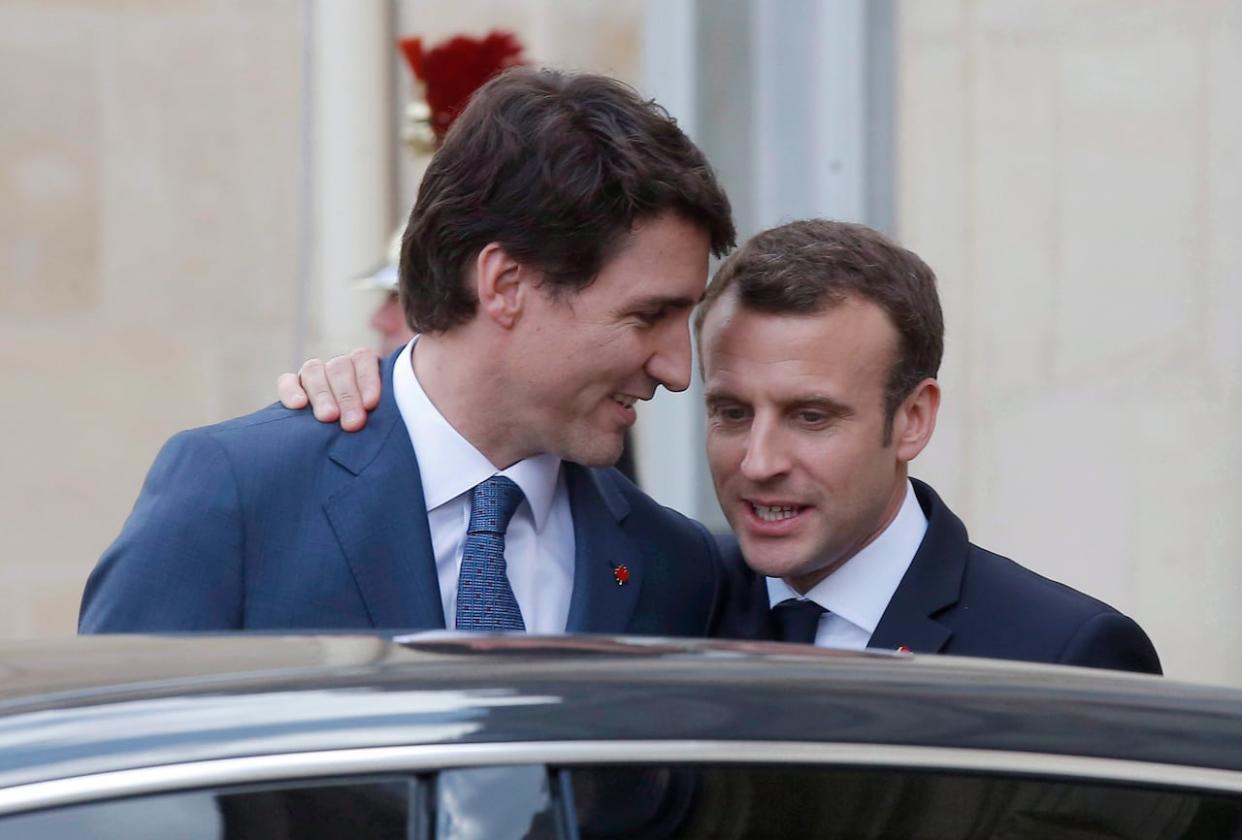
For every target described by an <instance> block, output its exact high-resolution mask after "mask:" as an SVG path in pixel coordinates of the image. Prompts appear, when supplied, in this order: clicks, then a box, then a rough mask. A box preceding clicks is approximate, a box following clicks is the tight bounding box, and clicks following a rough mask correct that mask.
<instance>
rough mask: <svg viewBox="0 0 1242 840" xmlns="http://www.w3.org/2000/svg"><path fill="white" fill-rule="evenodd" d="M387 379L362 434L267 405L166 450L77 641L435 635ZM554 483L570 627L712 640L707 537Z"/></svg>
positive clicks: (409, 464)
mask: <svg viewBox="0 0 1242 840" xmlns="http://www.w3.org/2000/svg"><path fill="white" fill-rule="evenodd" d="M392 363H393V358H389V359H388V360H387V361H386V362H385V364H384V368H383V372H384V390H383V394H384V396H383V398H382V400H381V403H380V405H379V407H378V408H377V409H376V410H375V411H374V412H373V413H372V414H371V417H370V419H369V421H368V423H367V426H366V428H365V429H363V430H362V431H361V432H357V433H353V434H348V433H344V432H342V431H341V430H340V429H339V428H338V427H337V426H336V425H335V424H325V423H319V422H317V421H316V420H315V418H314V417H313V416H312V415H311V414H310V412H309V411H289V410H287V409H284V408H282V407H280V406H278V405H274V406H271V407H268V408H265V409H263V410H261V411H258V412H256V413H254V414H251V415H248V416H245V417H239V418H237V419H234V420H229V421H226V422H224V423H220V424H218V425H215V426H207V427H205V428H200V429H192V430H190V431H186V432H182V433H180V434H178V435H176V436H175V437H173V438H172V439H171V440H170V441H169V442H168V443H167V444H166V445H165V446H164V448H163V450H162V451H161V452H160V454H159V456H158V457H157V458H156V460H155V464H154V465H153V466H152V467H151V471H150V473H149V474H148V475H147V479H146V482H145V484H144V486H143V488H142V492H141V494H140V495H139V497H138V501H137V503H136V504H135V506H134V510H133V512H132V513H131V514H130V517H129V519H128V520H127V521H126V523H125V526H124V528H123V530H122V531H121V534H120V536H119V537H118V538H117V539H116V541H115V542H114V543H113V544H112V545H111V547H109V548H108V550H107V551H106V552H105V553H104V555H103V557H102V558H101V559H100V561H99V564H98V565H97V566H96V568H95V570H94V571H93V573H92V574H91V576H90V579H89V581H88V582H87V585H86V592H85V594H84V596H83V599H82V611H81V615H80V618H79V630H80V631H81V632H84V633H108V632H155V631H199V630H203V631H209V630H242V629H247V630H250V629H290V630H293V629H299V630H333V629H347V628H358V629H363V628H382V629H388V630H398V629H400V630H418V629H434V628H442V627H444V611H443V609H442V607H441V599H440V586H439V581H438V578H437V574H436V565H435V558H434V554H433V551H432V546H431V534H430V531H429V529H428V526H427V516H426V503H425V502H424V499H423V491H422V484H421V481H420V478H419V472H418V462H417V458H416V455H415V453H414V449H413V447H412V445H411V444H410V438H409V435H408V433H407V432H406V428H405V424H404V423H403V422H402V420H401V415H400V412H399V411H398V409H397V406H396V403H395V401H394V399H393V397H392V394H393V388H392ZM564 469H565V470H566V479H567V482H568V488H569V497H570V507H571V510H572V514H573V523H574V541H575V555H576V560H575V567H574V588H573V595H572V599H571V603H570V609H569V619H568V627H567V629H568V630H569V631H570V632H588V633H636V634H653V635H668V636H703V635H707V634H708V633H709V631H710V629H711V627H712V625H713V622H714V620H715V616H714V614H713V613H714V610H715V607H716V604H717V598H718V593H719V589H720V587H721V585H722V584H721V577H722V571H721V564H720V557H719V554H718V551H717V548H716V544H715V541H714V540H713V539H712V538H711V537H710V535H709V534H708V533H707V531H706V530H705V529H704V528H703V526H701V525H699V524H698V523H697V522H694V521H692V520H689V519H687V518H685V517H683V516H681V515H680V514H677V513H674V512H673V511H670V510H668V509H666V508H663V507H660V506H659V505H658V504H656V503H655V502H654V501H652V500H651V499H650V498H648V497H647V496H645V495H644V494H642V493H641V492H640V491H639V490H637V489H636V488H635V487H634V485H632V484H631V483H630V482H629V481H628V480H626V479H625V478H624V477H623V476H622V475H621V474H620V473H618V472H617V471H616V470H611V469H605V470H597V469H588V468H585V467H581V466H578V465H575V464H569V463H566V464H565V465H564ZM622 565H624V566H625V567H626V569H627V571H628V573H629V577H628V580H627V581H626V582H625V584H624V585H619V584H618V578H617V575H616V574H615V570H616V569H617V568H618V567H619V566H622Z"/></svg>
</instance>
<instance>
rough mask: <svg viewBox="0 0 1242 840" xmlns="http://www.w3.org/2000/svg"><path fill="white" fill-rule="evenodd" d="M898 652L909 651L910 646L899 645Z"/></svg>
mask: <svg viewBox="0 0 1242 840" xmlns="http://www.w3.org/2000/svg"><path fill="white" fill-rule="evenodd" d="M897 652H898V653H909V652H910V648H908V647H906V646H905V645H897Z"/></svg>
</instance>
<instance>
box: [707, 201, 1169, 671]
mask: <svg viewBox="0 0 1242 840" xmlns="http://www.w3.org/2000/svg"><path fill="white" fill-rule="evenodd" d="M695 325H696V330H697V331H698V339H699V347H700V352H701V359H702V365H703V378H704V383H705V396H706V402H707V417H708V419H707V423H708V426H707V455H708V461H709V463H710V465H711V469H712V476H713V479H714V481H715V485H716V493H717V496H718V498H719V500H720V503H721V506H722V508H723V510H724V512H725V515H726V517H727V518H728V520H729V523H730V525H731V526H732V527H733V530H734V533H735V535H736V537H737V543H736V544H731V545H727V546H726V556H727V560H728V562H729V564H730V566H731V569H732V572H733V575H732V577H731V580H732V583H733V586H732V587H731V589H730V590H729V592H728V595H727V596H726V597H727V598H728V599H729V605H728V608H727V609H725V611H724V615H725V616H726V623H725V625H724V627H723V630H722V632H724V633H725V634H728V635H739V636H750V637H753V636H760V637H772V638H780V639H784V640H788V641H800V642H808V643H815V644H821V645H827V646H836V647H855V648H862V647H869V648H882V649H889V650H894V649H897V650H911V651H917V652H931V653H936V652H939V653H947V654H958V655H965V656H988V657H996V658H1003V659H1021V660H1030V661H1038V662H1060V663H1065V664H1071V665H1085V666H1094V667H1102V668H1117V669H1125V670H1133V671H1147V672H1152V673H1159V672H1160V662H1159V659H1158V657H1157V656H1156V652H1155V649H1154V648H1153V647H1152V645H1151V642H1150V641H1149V640H1148V638H1147V636H1146V635H1145V634H1144V633H1143V631H1142V630H1141V629H1140V628H1139V626H1138V625H1137V624H1135V623H1134V622H1133V621H1132V620H1131V619H1129V618H1127V617H1126V616H1124V615H1122V614H1120V613H1118V612H1117V611H1116V610H1114V609H1112V608H1111V607H1109V606H1108V605H1107V604H1104V603H1101V602H1100V601H1097V600H1095V599H1094V598H1090V597H1088V596H1086V595H1083V594H1082V593H1079V592H1076V591H1074V590H1073V589H1070V588H1069V587H1067V586H1064V585H1062V584H1059V583H1055V582H1053V581H1051V580H1048V579H1046V578H1043V577H1041V576H1039V575H1037V574H1035V573H1034V572H1032V571H1030V570H1028V569H1025V568H1023V567H1022V566H1019V565H1018V564H1017V563H1014V562H1013V561H1012V560H1008V559H1006V558H1004V557H1001V556H999V555H997V554H993V553H992V552H989V551H986V550H984V549H982V548H979V547H978V546H975V545H972V544H971V543H970V542H969V540H968V538H967V534H966V528H965V526H963V524H962V522H961V520H959V519H958V518H957V517H956V516H954V515H953V513H952V511H950V510H949V509H948V508H947V507H946V506H945V504H944V503H943V502H942V501H941V500H940V498H939V497H938V496H937V495H936V493H935V492H934V491H933V490H932V488H931V487H929V486H928V485H926V484H923V483H922V482H918V481H914V480H911V479H910V478H909V477H908V465H909V462H910V461H911V460H913V459H914V458H915V457H916V456H917V455H918V454H919V453H920V452H921V451H922V450H923V448H924V447H925V446H926V445H927V443H928V441H929V440H930V439H931V436H932V432H933V431H934V429H935V424H936V414H937V410H938V408H939V404H940V386H939V384H938V382H937V381H936V375H937V373H938V370H939V366H940V358H941V353H942V350H943V346H944V323H943V318H942V315H941V311H940V302H939V298H938V296H937V293H936V285H935V276H934V275H933V274H932V271H931V269H930V268H928V266H927V265H926V264H925V263H924V262H923V261H922V260H921V259H919V257H918V256H917V255H915V254H913V253H912V252H910V251H907V250H906V249H904V248H901V247H899V246H897V245H896V244H894V243H893V242H891V241H889V240H888V239H887V238H885V237H884V236H883V235H881V234H879V233H878V232H876V231H873V230H871V229H869V228H866V227H863V226H861V225H851V224H844V223H838V222H828V221H822V220H811V221H802V222H794V223H791V224H788V225H783V226H781V227H778V228H775V229H773V230H769V231H765V232H764V233H761V234H759V235H757V236H756V237H754V238H753V239H751V240H750V241H749V242H747V243H746V244H745V245H743V246H742V247H741V248H740V249H739V250H738V251H737V252H736V253H735V254H733V255H732V256H731V257H730V258H729V259H728V260H727V261H726V262H725V263H724V264H723V265H722V266H721V268H720V270H719V271H718V272H717V274H716V277H715V278H714V280H713V281H712V284H711V286H710V287H709V289H708V291H707V294H706V296H705V300H704V303H703V305H702V307H701V308H700V310H699V312H698V314H697V316H696V320H695ZM739 547H740V553H739V551H738V549H739ZM742 557H744V558H745V563H743V562H742ZM769 606H770V607H771V611H770V612H769V610H768V607H769Z"/></svg>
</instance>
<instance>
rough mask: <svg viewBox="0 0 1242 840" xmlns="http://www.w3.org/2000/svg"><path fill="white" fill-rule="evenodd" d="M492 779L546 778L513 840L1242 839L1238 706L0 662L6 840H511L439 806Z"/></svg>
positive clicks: (103, 648) (439, 649) (1043, 685)
mask: <svg viewBox="0 0 1242 840" xmlns="http://www.w3.org/2000/svg"><path fill="white" fill-rule="evenodd" d="M473 768H493V769H495V768H510V769H517V768H526V769H527V770H531V769H532V768H533V772H534V773H535V774H536V776H538V779H536V781H535V782H534V783H533V784H534V788H531V790H534V789H535V788H538V791H537V793H532V794H531V796H529V797H527V798H528V799H531V802H533V803H534V804H530V803H528V804H529V809H528V810H529V812H530V814H531V815H532V816H531V818H530V821H529V825H525V821H526V818H525V817H523V818H521V819H520V820H518V822H522V823H523V825H520V826H518V827H517V828H516V829H514V831H516V832H517V833H513V834H512V836H517V837H521V836H532V837H534V836H553V837H576V836H651V837H657V836H659V837H665V836H668V837H683V836H686V837H697V836H713V837H716V836H807V833H808V832H809V833H811V834H814V835H815V836H828V837H834V836H837V837H897V836H926V837H945V838H948V837H976V836H978V837H985V836H1006V837H1028V836H1029V837H1055V836H1065V837H1095V836H1099V837H1131V836H1133V837H1148V836H1151V837H1181V836H1186V837H1194V836H1225V837H1229V836H1235V835H1237V833H1238V831H1239V825H1240V824H1242V823H1239V814H1242V693H1240V692H1237V691H1234V690H1230V689H1224V688H1212V687H1205V686H1194V685H1188V684H1184V683H1179V682H1175V681H1171V680H1168V679H1164V678H1158V677H1149V676H1143V675H1134V674H1123V673H1113V672H1101V671H1087V670H1080V669H1074V668H1065V667H1055V666H1036V665H1026V664H1018V663H1001V662H991V661H985V660H965V659H953V658H949V657H935V656H909V655H899V654H878V653H876V654H871V653H867V654H858V653H842V652H834V651H825V650H820V649H816V648H810V647H800V646H788V645H779V644H757V643H714V642H686V641H666V640H648V639H642V640H637V639H614V638H608V637H535V636H508V637H488V636H474V637H469V636H450V635H429V636H420V637H414V638H412V639H411V640H408V641H404V642H401V643H398V642H393V641H389V640H385V639H377V638H369V637H347V636H324V637H290V638H281V637H265V636H245V637H218V638H201V637H200V638H149V637H95V638H83V639H74V640H65V641H59V642H28V643H18V642H12V643H7V644H5V645H3V646H0V837H9V836H23V834H22V832H25V831H30V832H35V831H38V832H40V833H42V834H46V833H47V829H46V828H45V827H42V823H40V821H41V820H42V821H44V822H46V821H49V820H51V821H52V823H49V824H51V825H64V824H65V823H63V821H62V822H56V821H57V820H63V819H64V818H68V819H70V820H71V823H70V824H72V825H73V826H75V829H74V830H75V831H88V832H89V830H90V826H92V825H95V824H102V822H101V818H99V817H98V815H99V814H103V813H105V812H106V809H107V808H108V807H111V806H110V805H109V803H116V802H126V803H128V805H127V806H126V807H127V808H129V809H130V810H128V811H125V813H127V814H129V815H130V816H129V817H126V819H127V820H129V821H131V827H132V828H133V830H135V831H137V830H138V829H140V828H141V826H142V823H144V822H145V821H146V820H147V817H145V816H143V814H144V813H145V812H144V811H143V810H142V808H143V807H144V806H143V805H142V803H143V802H155V801H157V800H158V801H162V802H165V803H167V802H170V801H171V802H176V801H180V800H175V797H177V796H180V795H188V793H187V792H197V794H196V795H200V794H201V795H209V796H210V797H214V798H211V799H210V803H211V804H210V805H202V807H203V808H206V812H207V813H210V814H212V816H211V820H212V828H211V830H210V831H205V832H204V833H203V836H229V837H232V836H258V834H256V833H255V831H253V830H252V831H250V833H249V834H247V833H246V832H245V831H241V832H240V833H239V831H237V830H234V829H230V828H227V826H228V825H232V826H236V825H242V824H246V820H250V821H251V823H253V821H254V820H256V819H258V818H257V817H255V816H254V814H253V813H252V812H250V811H247V812H246V813H245V814H242V815H241V816H238V815H237V814H236V813H235V811H236V805H237V802H240V801H244V802H246V803H252V802H254V801H258V800H256V799H255V797H260V798H261V799H262V801H263V803H264V806H263V807H264V808H268V809H269V810H270V812H271V813H267V812H265V814H267V815H266V816H264V817H263V819H265V820H268V821H269V822H268V823H264V824H265V825H267V824H272V825H274V824H276V823H272V822H271V819H275V817H272V814H276V813H277V812H278V813H279V820H283V822H280V823H279V824H280V826H281V828H280V829H279V830H275V829H273V830H270V831H267V832H261V833H263V834H264V835H265V836H290V837H292V836H333V835H334V833H339V832H340V831H342V830H344V829H342V828H341V827H340V826H341V825H349V824H350V822H349V821H350V820H354V821H356V822H355V823H353V825H354V827H355V828H357V829H358V830H356V831H352V830H351V832H350V833H351V834H352V836H388V834H386V833H385V832H386V831H387V830H388V829H385V828H383V827H376V828H375V829H374V830H371V829H362V828H358V826H364V825H370V824H369V823H367V822H366V819H367V816H366V807H367V806H366V804H365V803H367V802H370V801H372V800H371V799H368V798H367V797H368V796H369V795H370V794H369V793H367V791H364V792H363V795H361V798H358V796H355V794H357V793H358V791H359V790H361V789H362V788H365V787H366V786H367V785H371V784H372V783H374V785H373V786H374V791H372V792H375V791H378V792H379V793H377V794H376V796H377V797H378V799H380V800H383V801H384V802H386V803H388V804H387V805H385V807H390V806H392V803H393V801H394V800H396V801H398V810H397V811H396V812H394V813H397V814H398V816H396V817H394V818H393V819H394V820H396V821H398V822H400V823H401V825H402V828H401V831H400V832H398V833H399V834H400V836H406V837H433V836H457V837H468V836H501V834H497V833H495V832H496V831H497V830H496V829H489V830H485V831H484V832H483V834H479V833H478V831H477V829H478V826H472V825H470V824H467V822H463V821H462V820H461V819H458V820H457V822H454V821H453V819H452V818H451V817H452V812H453V809H454V808H458V809H459V811H458V816H459V817H460V815H461V813H467V811H464V810H462V809H465V808H466V806H465V805H463V802H465V801H466V800H467V799H469V797H465V796H458V795H457V794H454V795H453V796H449V795H448V794H447V793H446V791H449V790H451V789H457V790H460V789H467V790H471V791H474V792H475V793H476V794H477V792H478V791H484V792H486V791H488V790H504V791H507V793H506V794H505V795H506V796H508V795H509V794H513V792H514V791H520V790H526V788H525V787H523V785H525V784H526V783H525V782H520V781H519V782H506V781H504V780H503V778H502V780H501V781H499V782H498V781H496V779H491V781H488V779H487V778H484V776H479V777H478V779H475V780H474V781H470V779H473V778H474V777H471V776H469V773H470V772H473V770H472V769H473ZM463 773H465V774H466V776H465V777H462V776H461V774H463ZM502 776H503V774H502ZM461 778H466V779H467V781H469V784H468V785H466V786H465V788H462V787H461V784H460V780H461ZM498 778H501V777H498ZM539 779H542V781H540V780H539ZM449 781H453V784H456V785H458V787H457V788H453V785H450V784H449ZM308 785H311V786H312V787H310V788H307V787H306V786H308ZM359 785H361V786H362V788H360V787H359ZM394 785H396V787H394ZM403 785H404V786H403ZM489 785H491V786H492V787H490V788H489V787H488V786H489ZM332 790H336V791H338V792H339V791H346V792H348V793H349V795H350V796H351V797H354V798H352V799H349V800H348V802H347V803H346V804H340V803H338V804H337V805H333V806H332V807H331V814H330V815H329V816H316V817H315V819H314V820H313V821H312V822H313V823H314V825H313V826H312V827H310V828H308V827H307V826H306V825H305V824H302V825H295V824H294V823H293V822H290V820H291V819H293V818H294V817H295V816H296V813H295V812H297V811H298V810H299V809H301V808H303V807H304V806H307V803H318V804H316V805H315V807H321V806H322V803H324V802H329V801H332V795H331V792H332ZM368 790H370V789H369V788H368ZM273 791H277V793H279V792H281V791H284V792H285V793H286V794H287V793H288V791H294V792H295V793H297V797H295V799H289V798H288V796H286V798H285V799H279V800H274V799H273V798H272V797H273V796H276V795H277V794H274V793H272V792H273ZM299 791H300V793H298V792H299ZM307 791H310V793H308V792H307ZM325 791H326V792H325ZM393 791H396V793H395V794H394V793H393ZM234 794H237V795H244V797H249V798H244V799H241V800H239V799H235V798H234V799H229V798H228V797H229V796H234ZM381 794H382V795H381ZM281 795H285V794H281ZM289 795H290V796H291V795H292V794H289ZM169 797H174V799H171V800H170V799H169ZM222 797H223V798H222ZM263 797H266V798H263ZM514 798H515V799H520V798H522V797H521V796H518V795H517V794H514ZM535 800H538V801H535ZM196 801H197V800H196ZM343 801H344V800H343ZM377 801H378V800H377ZM473 801H474V804H473V805H470V806H469V807H470V808H481V809H483V810H487V809H488V808H490V807H491V805H492V804H493V803H499V802H500V800H499V798H498V797H497V796H495V795H490V794H489V795H485V796H476V798H475V800H473ZM291 802H292V803H293V804H290V803H291ZM360 802H361V803H363V804H361V805H360V804H359V803H360ZM135 803H137V804H135ZM222 803H223V804H222ZM273 803H276V804H273ZM480 803H481V804H480ZM200 804H201V803H200ZM196 807H198V806H196ZM246 807H247V808H250V807H251V806H250V805H249V804H248V805H246ZM323 807H326V806H323ZM498 807H499V806H498ZM505 807H517V808H518V811H521V808H522V807H526V806H520V807H519V806H515V805H513V803H509V804H508V805H506V806H505ZM100 808H104V809H105V811H100V810H99V809H100ZM134 808H137V809H138V810H136V811H135V810H133V809H134ZM230 808H232V809H233V810H230ZM91 809H95V810H91ZM213 809H214V810H213ZM501 810H502V811H503V808H502V809H501ZM166 811H167V809H164V810H162V811H160V813H165V812H166ZM108 813H110V812H108ZM118 813H119V812H118ZM507 813H510V814H512V813H515V812H514V811H509V812H507ZM135 814H136V815H137V816H135ZM219 814H224V816H223V817H219ZM291 814H292V815H293V816H291ZM541 814H542V816H540V815H541ZM65 815H68V817H65ZM446 815H447V816H446ZM218 817H219V820H217V818H218ZM496 819H498V820H501V822H499V823H496V824H508V825H511V824H512V823H513V822H514V818H512V817H509V818H508V823H504V819H505V818H504V817H503V814H501V815H500V816H497V817H496ZM332 820H344V821H345V822H342V823H333V822H332ZM217 822H218V823H219V826H226V828H219V827H218V826H217ZM196 824H197V825H202V821H201V820H200V821H199V822H198V823H196ZM376 826H379V823H377V824H376ZM84 827H85V828H84ZM153 830H154V829H153ZM506 830H507V829H506ZM316 831H318V832H320V833H316ZM471 831H475V833H474V834H471V833H470V832H471ZM282 832H283V833H282ZM401 832H404V833H401ZM522 832H525V833H522ZM912 832H913V833H912ZM1074 832H1078V833H1074ZM1083 832H1086V833H1083ZM1205 832H1206V833H1205ZM81 836H94V835H91V834H89V833H87V834H81ZM98 836H113V835H111V834H100V835H98ZM128 836H146V835H143V834H142V833H141V832H139V833H136V834H134V833H131V834H129V835H128ZM152 836H158V835H157V834H152ZM394 836H396V835H394Z"/></svg>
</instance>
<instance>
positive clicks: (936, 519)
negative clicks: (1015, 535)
mask: <svg viewBox="0 0 1242 840" xmlns="http://www.w3.org/2000/svg"><path fill="white" fill-rule="evenodd" d="M912 483H913V484H914V492H915V495H916V496H917V497H918V500H919V504H920V505H922V507H923V512H924V513H926V514H927V533H926V534H925V535H924V536H923V542H922V543H921V544H920V545H919V550H918V551H917V552H916V553H915V555H914V559H913V560H912V561H911V562H910V568H909V569H907V570H906V574H905V576H904V577H903V578H902V579H901V583H900V584H899V585H898V587H897V591H896V592H894V593H893V597H892V599H891V600H890V601H889V602H888V607H887V608H886V609H885V610H884V615H883V616H881V618H880V623H879V624H878V625H877V626H876V628H875V632H874V633H872V634H871V641H870V642H869V643H868V645H867V646H868V647H872V648H880V649H888V650H895V649H897V648H899V647H905V648H908V649H910V650H912V651H914V652H916V653H937V652H939V651H940V650H942V649H943V648H944V646H945V645H946V644H948V642H949V639H950V637H951V636H952V635H953V631H952V629H951V628H949V627H948V626H947V625H946V624H944V623H942V622H940V621H938V620H937V619H936V616H937V615H938V614H939V613H941V612H942V611H943V610H945V609H946V608H948V607H951V606H953V605H954V604H956V603H957V601H958V598H959V597H960V596H961V589H962V575H963V574H964V573H965V570H966V556H967V553H968V551H969V549H970V543H969V541H968V540H967V537H966V526H964V525H963V524H962V521H961V520H960V519H958V518H957V517H956V516H954V515H953V512H952V511H950V510H949V509H948V508H947V507H945V505H944V503H943V502H942V501H940V497H939V496H937V495H936V493H935V491H933V490H932V489H931V488H930V487H928V486H927V485H926V484H924V483H923V482H921V481H917V480H912Z"/></svg>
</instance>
